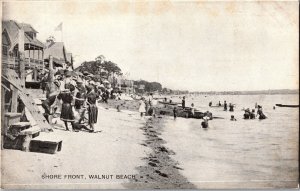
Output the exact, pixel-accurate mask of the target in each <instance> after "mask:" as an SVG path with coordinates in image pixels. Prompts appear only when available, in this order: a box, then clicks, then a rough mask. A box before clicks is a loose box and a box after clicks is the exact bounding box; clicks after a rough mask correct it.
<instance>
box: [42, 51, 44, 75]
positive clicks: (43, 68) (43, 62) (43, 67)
mask: <svg viewBox="0 0 300 191" xmlns="http://www.w3.org/2000/svg"><path fill="white" fill-rule="evenodd" d="M42 62H43V70H44V69H45V62H44V50H42Z"/></svg>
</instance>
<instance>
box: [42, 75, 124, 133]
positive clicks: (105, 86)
mask: <svg viewBox="0 0 300 191" xmlns="http://www.w3.org/2000/svg"><path fill="white" fill-rule="evenodd" d="M42 86H43V87H42V88H44V91H46V100H44V101H43V103H42V107H43V108H44V110H45V113H44V116H45V118H46V119H47V121H48V122H50V123H51V119H52V118H53V117H55V116H54V115H57V114H60V119H61V120H62V121H63V122H64V124H65V128H66V130H70V128H69V126H68V123H71V127H72V130H73V131H79V130H82V129H83V130H87V131H89V132H94V129H95V128H94V125H95V124H96V123H97V117H98V108H97V101H100V100H101V101H103V102H105V103H107V100H108V98H116V97H117V94H118V92H116V91H114V90H113V89H112V88H111V86H110V84H109V83H107V82H101V81H98V82H96V81H95V78H93V75H91V74H87V73H80V72H78V73H76V72H74V71H68V70H66V71H64V72H57V73H55V75H54V81H53V83H50V82H48V83H46V85H45V84H43V83H42Z"/></svg>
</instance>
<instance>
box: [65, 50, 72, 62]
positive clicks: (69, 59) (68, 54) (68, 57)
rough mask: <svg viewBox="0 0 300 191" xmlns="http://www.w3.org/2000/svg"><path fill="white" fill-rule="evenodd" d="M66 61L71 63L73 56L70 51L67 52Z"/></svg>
mask: <svg viewBox="0 0 300 191" xmlns="http://www.w3.org/2000/svg"><path fill="white" fill-rule="evenodd" d="M66 56H67V62H68V63H70V64H73V57H72V53H69V52H68V53H67V55H66Z"/></svg>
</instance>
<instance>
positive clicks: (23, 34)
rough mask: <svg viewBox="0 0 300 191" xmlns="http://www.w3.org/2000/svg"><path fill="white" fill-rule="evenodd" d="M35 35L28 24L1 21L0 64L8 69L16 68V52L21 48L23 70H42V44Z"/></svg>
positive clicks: (17, 56)
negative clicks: (0, 61) (0, 51)
mask: <svg viewBox="0 0 300 191" xmlns="http://www.w3.org/2000/svg"><path fill="white" fill-rule="evenodd" d="M37 33H38V32H37V31H36V30H35V29H34V28H33V27H32V26H31V25H30V24H27V23H18V22H16V21H14V20H8V21H2V39H3V40H2V64H4V66H7V67H9V68H16V67H18V59H19V56H20V55H18V54H19V51H18V50H19V46H21V47H20V50H21V51H22V52H24V59H25V69H34V68H37V69H42V68H43V67H44V64H43V60H44V44H43V43H42V42H41V41H39V40H38V39H37V38H36V37H37Z"/></svg>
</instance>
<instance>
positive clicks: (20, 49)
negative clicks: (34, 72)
mask: <svg viewBox="0 0 300 191" xmlns="http://www.w3.org/2000/svg"><path fill="white" fill-rule="evenodd" d="M18 32H19V34H18V43H19V45H18V51H17V54H18V60H19V66H20V68H19V77H20V78H21V82H22V86H23V87H24V88H25V77H26V72H25V63H24V61H25V50H24V49H25V48H24V46H25V43H24V30H23V29H20V30H19V31H18ZM29 46H30V45H29ZM29 48H30V47H29ZM29 54H30V52H29ZM29 57H30V56H29Z"/></svg>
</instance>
